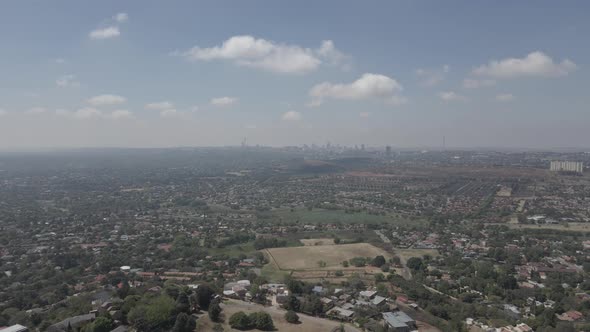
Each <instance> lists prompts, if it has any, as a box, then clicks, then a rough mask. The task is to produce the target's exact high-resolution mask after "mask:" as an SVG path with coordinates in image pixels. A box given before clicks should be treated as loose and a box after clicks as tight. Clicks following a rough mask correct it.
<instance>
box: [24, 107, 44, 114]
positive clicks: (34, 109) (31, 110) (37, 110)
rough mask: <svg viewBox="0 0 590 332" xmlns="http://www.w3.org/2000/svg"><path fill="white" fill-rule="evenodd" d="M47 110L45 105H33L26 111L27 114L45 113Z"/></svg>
mask: <svg viewBox="0 0 590 332" xmlns="http://www.w3.org/2000/svg"><path fill="white" fill-rule="evenodd" d="M45 112H47V109H46V108H45V107H32V108H29V109H28V110H26V111H25V113H26V114H43V113H45Z"/></svg>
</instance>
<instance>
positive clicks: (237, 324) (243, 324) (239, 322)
mask: <svg viewBox="0 0 590 332" xmlns="http://www.w3.org/2000/svg"><path fill="white" fill-rule="evenodd" d="M229 326H231V327H232V328H234V329H237V330H247V329H250V328H251V326H252V323H251V322H250V318H249V317H248V315H246V314H245V313H244V312H243V311H238V312H236V313H235V314H233V315H231V317H230V318H229Z"/></svg>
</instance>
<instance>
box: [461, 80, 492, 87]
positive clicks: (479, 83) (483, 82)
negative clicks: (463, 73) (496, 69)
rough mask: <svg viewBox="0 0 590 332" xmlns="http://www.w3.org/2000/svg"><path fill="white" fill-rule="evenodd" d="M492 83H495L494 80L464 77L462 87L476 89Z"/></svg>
mask: <svg viewBox="0 0 590 332" xmlns="http://www.w3.org/2000/svg"><path fill="white" fill-rule="evenodd" d="M494 85H496V81H494V80H475V79H472V78H466V79H464V80H463V87H464V88H465V89H477V88H483V87H488V86H494Z"/></svg>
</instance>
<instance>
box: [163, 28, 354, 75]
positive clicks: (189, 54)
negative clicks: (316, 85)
mask: <svg viewBox="0 0 590 332" xmlns="http://www.w3.org/2000/svg"><path fill="white" fill-rule="evenodd" d="M173 54H176V55H181V56H184V57H186V58H188V59H190V60H200V61H211V60H229V61H232V62H234V63H235V64H237V65H241V66H246V67H253V68H260V69H264V70H267V71H271V72H275V73H282V74H302V73H307V72H310V71H313V70H315V69H317V68H318V66H319V65H320V64H321V63H322V58H323V59H325V60H326V61H328V62H329V63H332V64H340V63H342V62H343V61H344V60H345V59H346V56H345V55H344V54H343V53H342V52H340V51H338V50H337V49H336V48H335V47H334V43H333V42H332V41H330V40H326V41H324V42H322V45H321V46H320V48H319V49H317V50H312V49H309V48H304V47H301V46H298V45H289V44H282V43H275V42H273V41H269V40H265V39H262V38H255V37H253V36H249V35H242V36H233V37H231V38H229V39H227V40H226V41H224V42H223V43H222V44H221V45H219V46H214V47H207V48H201V47H198V46H195V47H193V48H192V49H190V50H188V51H186V52H173Z"/></svg>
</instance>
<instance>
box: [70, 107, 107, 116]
mask: <svg viewBox="0 0 590 332" xmlns="http://www.w3.org/2000/svg"><path fill="white" fill-rule="evenodd" d="M73 116H74V117H75V118H78V119H90V118H99V117H101V116H102V112H101V111H99V110H97V109H96V108H93V107H84V108H81V109H79V110H77V111H75V112H74V113H73Z"/></svg>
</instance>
